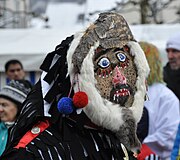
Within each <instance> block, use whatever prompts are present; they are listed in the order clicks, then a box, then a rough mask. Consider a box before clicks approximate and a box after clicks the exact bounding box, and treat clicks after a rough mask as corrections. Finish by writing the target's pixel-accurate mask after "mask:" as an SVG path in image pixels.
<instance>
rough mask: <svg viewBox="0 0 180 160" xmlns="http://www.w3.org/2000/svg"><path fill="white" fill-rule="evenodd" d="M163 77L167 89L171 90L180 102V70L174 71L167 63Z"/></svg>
mask: <svg viewBox="0 0 180 160" xmlns="http://www.w3.org/2000/svg"><path fill="white" fill-rule="evenodd" d="M163 76H164V81H165V82H166V84H167V87H168V88H169V89H171V90H172V91H173V92H174V93H175V95H176V96H177V97H178V99H179V100H180V69H178V70H172V69H171V68H170V66H169V63H167V65H166V66H165V67H164V70H163Z"/></svg>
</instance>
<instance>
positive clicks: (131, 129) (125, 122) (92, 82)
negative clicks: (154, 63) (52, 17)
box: [67, 34, 149, 148]
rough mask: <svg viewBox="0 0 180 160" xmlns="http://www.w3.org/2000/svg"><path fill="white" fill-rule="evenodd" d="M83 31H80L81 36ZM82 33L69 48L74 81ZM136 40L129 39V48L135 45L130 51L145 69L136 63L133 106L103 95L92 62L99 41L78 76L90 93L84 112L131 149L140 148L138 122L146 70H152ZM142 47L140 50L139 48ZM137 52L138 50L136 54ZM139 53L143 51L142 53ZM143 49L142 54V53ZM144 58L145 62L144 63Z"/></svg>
mask: <svg viewBox="0 0 180 160" xmlns="http://www.w3.org/2000/svg"><path fill="white" fill-rule="evenodd" d="M82 35H83V34H81V36H82ZM81 36H79V37H77V39H76V38H75V40H74V41H73V42H72V44H71V46H70V49H69V51H68V55H67V61H68V72H69V75H70V78H71V82H72V80H73V77H74V66H73V63H72V55H73V52H74V50H75V48H76V47H77V46H78V43H77V42H79V41H80V38H81ZM134 43H136V42H129V47H130V49H131V48H133V50H135V52H133V53H131V54H134V56H135V64H136V63H140V62H141V61H142V62H143V64H145V69H144V68H143V67H144V66H143V64H142V62H141V64H142V65H141V64H138V65H137V64H136V66H137V70H138V77H137V82H136V87H137V92H136V93H135V96H134V102H133V104H132V107H130V108H124V107H122V106H120V105H119V104H114V103H112V102H110V101H108V100H106V99H104V98H102V96H101V95H100V93H99V91H98V90H97V88H96V87H95V86H96V83H97V82H96V79H95V77H94V65H93V56H94V50H95V49H96V48H97V47H98V46H99V43H98V42H97V43H96V44H95V45H94V46H92V47H91V49H90V50H89V53H88V54H87V56H86V58H85V59H84V61H83V63H82V67H81V71H80V74H79V75H78V77H79V87H80V90H81V91H84V92H86V94H87V95H88V100H89V102H88V105H87V106H86V107H85V108H83V111H84V112H85V114H86V115H87V116H88V118H90V119H91V121H92V122H93V123H95V124H96V125H98V126H101V127H103V128H106V129H108V130H111V131H113V132H114V133H116V135H117V137H119V139H120V141H121V143H123V144H124V145H125V146H126V147H128V148H134V147H139V146H140V143H139V140H138V139H137V136H136V126H137V122H138V121H139V120H140V118H141V116H142V111H143V106H144V105H143V104H144V96H145V93H146V87H145V78H146V76H147V70H148V69H149V68H148V67H146V66H148V65H147V64H146V63H147V62H146V60H145V59H143V58H145V56H144V57H143V56H142V54H144V53H143V52H142V50H141V48H140V47H138V45H137V44H134ZM139 49H140V50H139ZM136 52H137V53H136ZM139 52H140V53H139ZM141 52H142V53H141ZM136 54H140V56H138V58H141V57H142V59H141V61H140V62H139V60H138V58H136V57H137V56H136ZM144 61H145V62H144ZM74 91H75V92H77V91H78V85H77V84H76V85H75V86H74Z"/></svg>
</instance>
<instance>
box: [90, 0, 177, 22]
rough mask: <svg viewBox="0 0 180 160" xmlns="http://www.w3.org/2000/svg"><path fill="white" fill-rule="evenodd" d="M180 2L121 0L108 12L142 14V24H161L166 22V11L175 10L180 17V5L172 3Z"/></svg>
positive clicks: (172, 0) (167, 0)
mask: <svg viewBox="0 0 180 160" xmlns="http://www.w3.org/2000/svg"><path fill="white" fill-rule="evenodd" d="M175 1H179V0H121V1H120V0H119V1H117V2H116V5H115V7H114V8H110V9H109V10H108V11H116V12H119V13H122V14H123V13H130V12H134V11H136V13H137V14H140V19H141V20H140V22H139V23H140V24H149V23H155V24H161V23H165V22H164V17H162V12H163V11H164V10H166V9H169V10H174V11H175V12H176V14H177V17H179V15H180V4H179V6H171V4H172V2H175ZM99 12H100V11H95V12H93V13H89V15H90V16H91V15H93V14H96V13H99ZM179 20H180V18H177V20H176V21H174V23H175V22H176V23H177V22H179Z"/></svg>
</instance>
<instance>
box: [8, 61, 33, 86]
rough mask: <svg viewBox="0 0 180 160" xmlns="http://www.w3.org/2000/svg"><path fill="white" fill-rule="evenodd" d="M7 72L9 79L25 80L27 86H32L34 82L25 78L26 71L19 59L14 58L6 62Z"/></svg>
mask: <svg viewBox="0 0 180 160" xmlns="http://www.w3.org/2000/svg"><path fill="white" fill-rule="evenodd" d="M5 73H6V76H7V78H8V80H23V81H24V82H23V83H24V84H25V86H26V87H29V88H32V84H31V83H30V82H29V81H28V80H25V71H24V68H23V65H22V63H21V62H20V61H19V60H16V59H12V60H9V61H8V62H6V64H5Z"/></svg>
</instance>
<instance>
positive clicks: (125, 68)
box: [94, 46, 137, 107]
mask: <svg viewBox="0 0 180 160" xmlns="http://www.w3.org/2000/svg"><path fill="white" fill-rule="evenodd" d="M94 73H95V79H96V80H97V84H96V87H97V89H98V90H99V92H100V94H101V96H102V97H103V98H105V99H107V100H109V101H111V102H113V103H116V104H120V106H122V107H130V106H131V105H132V103H133V97H134V93H135V91H136V88H135V83H136V77H137V73H136V67H135V64H134V62H133V57H132V56H131V55H130V53H129V48H128V47H127V46H124V47H123V48H112V49H107V50H103V49H102V48H100V47H99V48H98V49H97V50H96V53H95V56H94Z"/></svg>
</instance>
